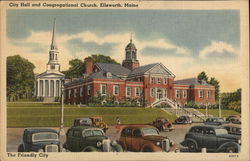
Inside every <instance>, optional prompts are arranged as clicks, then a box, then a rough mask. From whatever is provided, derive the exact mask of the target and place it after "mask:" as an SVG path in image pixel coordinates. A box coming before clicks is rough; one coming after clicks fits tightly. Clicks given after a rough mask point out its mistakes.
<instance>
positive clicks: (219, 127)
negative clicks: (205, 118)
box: [191, 125, 223, 129]
mask: <svg viewBox="0 0 250 161" xmlns="http://www.w3.org/2000/svg"><path fill="white" fill-rule="evenodd" d="M194 127H208V128H214V129H221V128H223V127H222V126H216V125H196V126H192V127H191V128H194Z"/></svg>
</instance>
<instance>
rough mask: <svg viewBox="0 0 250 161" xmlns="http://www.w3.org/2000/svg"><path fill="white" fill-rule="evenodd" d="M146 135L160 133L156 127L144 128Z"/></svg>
mask: <svg viewBox="0 0 250 161" xmlns="http://www.w3.org/2000/svg"><path fill="white" fill-rule="evenodd" d="M142 131H143V134H144V136H146V135H159V133H158V131H157V130H156V129H154V128H143V129H142Z"/></svg>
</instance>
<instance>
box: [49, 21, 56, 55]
mask: <svg viewBox="0 0 250 161" xmlns="http://www.w3.org/2000/svg"><path fill="white" fill-rule="evenodd" d="M55 32H56V19H55V18H54V25H53V32H52V41H51V45H50V50H57V45H56V35H55Z"/></svg>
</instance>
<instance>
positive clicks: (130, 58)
mask: <svg viewBox="0 0 250 161" xmlns="http://www.w3.org/2000/svg"><path fill="white" fill-rule="evenodd" d="M122 66H123V67H125V68H128V69H130V70H133V69H135V68H137V67H139V66H140V65H139V61H138V60H137V49H136V47H135V45H134V44H133V42H132V34H131V37H130V43H129V44H128V45H127V46H126V48H125V60H123V62H122Z"/></svg>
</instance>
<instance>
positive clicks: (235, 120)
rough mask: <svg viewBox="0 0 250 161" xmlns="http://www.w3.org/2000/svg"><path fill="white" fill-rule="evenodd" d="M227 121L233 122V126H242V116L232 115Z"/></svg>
mask: <svg viewBox="0 0 250 161" xmlns="http://www.w3.org/2000/svg"><path fill="white" fill-rule="evenodd" d="M226 121H228V122H231V123H233V124H241V116H240V115H231V116H228V117H227V118H226Z"/></svg>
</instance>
